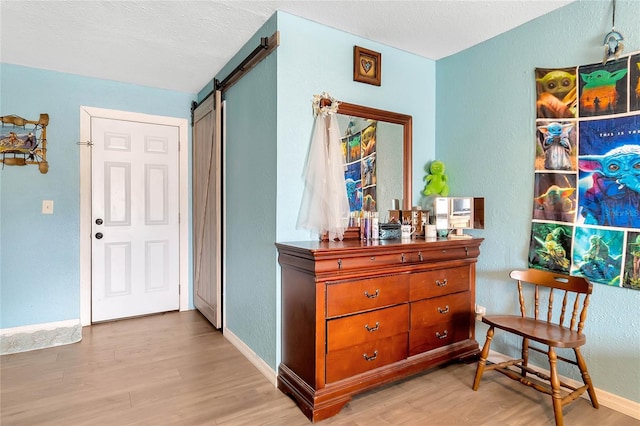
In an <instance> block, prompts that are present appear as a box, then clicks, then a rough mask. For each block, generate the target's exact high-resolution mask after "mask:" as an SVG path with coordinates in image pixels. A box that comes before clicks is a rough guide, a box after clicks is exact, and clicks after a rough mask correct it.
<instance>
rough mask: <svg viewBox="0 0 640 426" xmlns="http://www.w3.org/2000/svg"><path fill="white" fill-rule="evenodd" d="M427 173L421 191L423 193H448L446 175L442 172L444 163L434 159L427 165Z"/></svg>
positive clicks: (444, 195)
mask: <svg viewBox="0 0 640 426" xmlns="http://www.w3.org/2000/svg"><path fill="white" fill-rule="evenodd" d="M429 172H430V173H429V174H428V175H426V176H425V177H424V180H425V182H426V185H425V187H424V190H423V191H422V193H423V194H424V195H441V196H443V197H446V196H447V195H449V185H448V184H447V180H448V179H449V178H448V177H447V175H445V174H444V163H443V162H442V161H439V160H436V161H434V162H433V163H431V166H430V167H429Z"/></svg>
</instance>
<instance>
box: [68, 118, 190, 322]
mask: <svg viewBox="0 0 640 426" xmlns="http://www.w3.org/2000/svg"><path fill="white" fill-rule="evenodd" d="M92 117H99V118H106V119H111V120H129V121H139V122H144V123H153V124H162V125H167V126H175V127H178V132H179V138H180V152H179V153H178V155H179V160H178V161H179V168H180V171H179V173H180V177H179V179H180V183H179V192H180V194H179V197H180V206H179V215H180V225H179V229H180V231H179V232H180V236H179V240H180V260H179V263H180V278H179V279H180V283H179V288H180V310H181V311H186V310H188V309H189V296H190V294H189V143H188V142H189V135H188V133H187V132H188V124H189V123H188V120H187V119H186V118H176V117H165V116H160V115H148V114H142V113H137V112H128V111H118V110H111V109H103V108H95V107H87V106H80V322H81V324H82V325H90V324H91V147H90V146H89V145H87V144H85V142H89V141H90V140H91V118H92Z"/></svg>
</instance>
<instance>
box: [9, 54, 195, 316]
mask: <svg viewBox="0 0 640 426" xmlns="http://www.w3.org/2000/svg"><path fill="white" fill-rule="evenodd" d="M0 76H1V77H2V78H1V82H0V106H1V110H0V114H1V115H12V114H15V115H19V116H21V117H24V118H27V119H37V118H38V117H39V116H40V113H48V114H49V126H48V127H47V142H48V146H47V148H48V151H47V160H48V162H49V172H48V173H47V174H41V173H40V172H39V171H38V167H37V166H25V167H9V166H5V167H4V168H3V169H2V170H0V200H1V202H0V209H1V212H0V252H1V253H2V257H0V284H1V288H0V311H1V312H0V328H12V327H19V326H24V325H32V324H42V323H49V322H57V321H64V320H70V319H78V318H79V317H80V266H79V259H80V243H79V238H80V235H79V227H80V225H79V220H80V195H79V190H80V175H79V173H80V172H79V160H80V155H79V152H80V147H79V146H78V145H77V142H78V141H79V140H80V106H81V105H84V106H91V107H98V108H107V109H117V110H123V111H132V112H140V113H146V114H154V115H164V116H170V117H178V118H188V117H189V116H190V113H189V108H190V102H191V100H192V99H193V98H195V95H194V94H189V93H180V92H174V91H168V90H160V89H152V88H148V87H142V86H136V85H131V84H123V83H117V82H114V81H106V80H99V79H94V78H87V77H80V76H76V75H71V74H64V73H57V72H51V71H45V70H39V69H34V68H27V67H21V66H16V65H10V64H4V63H3V64H0ZM189 137H190V136H189ZM0 166H1V165H0ZM42 200H53V201H54V214H53V215H43V214H41V208H42ZM190 286H191V284H190Z"/></svg>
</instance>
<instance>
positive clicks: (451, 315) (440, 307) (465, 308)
mask: <svg viewBox="0 0 640 426" xmlns="http://www.w3.org/2000/svg"><path fill="white" fill-rule="evenodd" d="M470 299H471V293H470V292H468V291H463V292H462V293H455V294H451V295H447V296H440V297H434V298H432V299H425V300H420V301H418V302H412V303H411V327H410V328H411V330H415V329H418V328H424V327H429V326H431V325H433V324H437V323H441V322H450V321H454V320H459V319H460V317H461V316H462V317H464V316H466V317H469V316H470V315H471V313H470V309H471V306H470V303H471V300H470Z"/></svg>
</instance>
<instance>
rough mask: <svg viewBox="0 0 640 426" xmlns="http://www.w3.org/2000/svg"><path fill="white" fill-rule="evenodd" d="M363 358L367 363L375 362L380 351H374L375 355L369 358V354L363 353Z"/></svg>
mask: <svg viewBox="0 0 640 426" xmlns="http://www.w3.org/2000/svg"><path fill="white" fill-rule="evenodd" d="M362 357H363V358H364V360H365V361H373V360H374V359H376V358H377V357H378V350H377V349H376V350H375V351H373V355H371V356H368V355H367V353H366V352H365V353H363V354H362Z"/></svg>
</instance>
